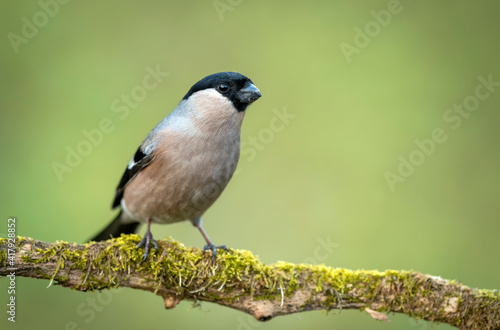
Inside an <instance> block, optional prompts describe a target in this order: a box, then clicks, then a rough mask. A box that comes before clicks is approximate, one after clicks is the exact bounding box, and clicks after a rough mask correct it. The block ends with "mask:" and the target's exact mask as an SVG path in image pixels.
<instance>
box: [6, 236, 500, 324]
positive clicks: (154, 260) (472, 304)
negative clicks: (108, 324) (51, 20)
mask: <svg viewBox="0 0 500 330" xmlns="http://www.w3.org/2000/svg"><path fill="white" fill-rule="evenodd" d="M139 240H140V239H139V236H138V235H123V236H122V237H120V238H116V239H112V240H109V241H106V242H98V243H96V242H92V243H90V244H85V245H77V244H76V243H72V244H71V243H66V242H56V243H48V242H42V241H37V240H34V239H31V238H25V237H17V238H16V241H15V244H12V241H13V240H12V239H11V240H10V241H9V240H8V239H0V275H2V276H7V275H9V274H11V272H14V273H15V275H16V276H24V277H32V278H44V279H48V280H50V281H51V284H52V283H54V284H57V285H62V286H65V287H70V288H73V289H76V290H80V291H89V290H102V289H108V288H115V287H129V288H134V289H139V290H145V291H150V292H153V293H155V294H157V295H159V296H161V297H162V298H163V300H164V303H165V307H166V308H174V307H175V306H176V305H177V304H178V303H179V301H181V300H192V301H209V302H213V303H216V304H219V305H222V306H227V307H231V308H234V309H237V310H240V311H242V312H245V313H248V314H251V315H253V316H254V317H255V318H256V319H257V320H259V321H267V320H270V319H272V318H274V317H276V316H280V315H286V314H291V313H298V312H303V311H310V310H327V311H328V310H332V309H361V310H366V311H367V312H368V313H370V315H372V316H373V317H374V318H377V319H384V318H386V315H385V314H382V313H381V312H386V313H387V312H396V313H403V314H406V315H409V316H411V317H414V318H418V319H424V320H428V321H434V322H442V323H447V324H450V325H453V326H456V327H458V328H460V329H470V328H477V329H479V328H480V329H500V293H499V292H498V290H478V289H471V288H469V287H466V286H464V285H462V284H460V283H457V282H455V281H448V280H444V279H442V278H440V277H436V276H430V275H425V274H421V273H418V272H412V271H396V270H386V271H384V272H379V271H365V270H358V271H352V270H347V269H340V268H330V267H326V266H322V265H319V266H318V265H304V264H299V265H295V264H290V263H285V262H280V263H277V264H273V265H264V264H262V263H261V262H260V261H259V260H258V259H257V258H256V257H255V256H254V255H252V254H251V253H250V252H248V251H243V250H234V251H232V252H231V253H226V252H222V251H221V252H220V253H219V254H218V255H217V258H216V261H215V263H214V264H212V262H211V255H210V252H206V253H204V252H203V251H201V250H199V249H196V248H188V247H185V246H183V245H182V244H180V243H179V242H176V241H173V240H163V241H158V244H159V246H160V249H159V251H158V252H153V253H151V255H150V256H149V257H148V259H147V261H146V262H144V263H143V264H140V261H141V257H142V256H141V253H142V249H140V250H138V249H136V246H137V244H138V243H139ZM9 243H10V246H9ZM13 248H15V254H14V251H13V250H10V251H9V250H8V249H13ZM12 269H14V270H12Z"/></svg>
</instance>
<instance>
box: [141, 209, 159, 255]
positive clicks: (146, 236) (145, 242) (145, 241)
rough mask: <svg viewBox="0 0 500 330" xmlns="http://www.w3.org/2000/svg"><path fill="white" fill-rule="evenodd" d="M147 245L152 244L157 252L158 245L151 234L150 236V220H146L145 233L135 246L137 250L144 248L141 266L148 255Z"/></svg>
mask: <svg viewBox="0 0 500 330" xmlns="http://www.w3.org/2000/svg"><path fill="white" fill-rule="evenodd" d="M149 243H153V246H154V247H155V249H156V251H158V243H156V241H155V239H154V238H153V234H151V219H148V229H146V233H145V234H144V236H143V237H142V240H141V241H140V242H139V244H138V245H137V248H140V247H141V246H143V245H145V246H144V254H143V255H142V261H141V264H142V263H143V262H144V261H146V258H147V257H148V254H149Z"/></svg>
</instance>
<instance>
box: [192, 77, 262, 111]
mask: <svg viewBox="0 0 500 330" xmlns="http://www.w3.org/2000/svg"><path fill="white" fill-rule="evenodd" d="M224 85H225V86H224ZM209 88H214V89H215V90H216V91H218V92H219V93H221V94H222V95H224V96H226V97H227V98H228V99H229V100H230V101H231V102H232V103H233V105H234V107H235V108H236V109H237V110H238V111H244V110H245V109H246V108H247V107H248V106H249V105H250V104H251V103H252V102H254V101H256V100H257V99H258V98H259V97H261V94H260V91H259V89H258V88H257V87H255V85H254V84H253V82H252V81H251V80H250V79H249V78H248V77H246V76H244V75H242V74H240V73H237V72H219V73H214V74H211V75H209V76H206V77H205V78H203V79H201V80H200V81H198V82H197V83H196V84H194V85H193V87H191V89H190V90H189V91H188V92H187V94H186V95H185V96H184V97H183V100H186V99H188V98H189V97H190V96H191V95H193V94H194V93H196V92H199V91H202V90H205V89H209Z"/></svg>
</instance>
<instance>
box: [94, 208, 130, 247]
mask: <svg viewBox="0 0 500 330" xmlns="http://www.w3.org/2000/svg"><path fill="white" fill-rule="evenodd" d="M122 212H123V211H120V213H118V215H117V216H116V218H115V219H114V220H113V221H112V222H111V223H110V224H109V225H108V226H107V227H106V228H104V230H103V231H101V232H100V233H99V234H97V236H95V237H94V238H92V239H91V240H90V241H96V242H99V241H105V240H108V239H110V238H111V237H119V236H120V234H133V233H135V231H136V230H137V227H139V222H130V223H121V216H122Z"/></svg>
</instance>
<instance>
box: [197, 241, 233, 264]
mask: <svg viewBox="0 0 500 330" xmlns="http://www.w3.org/2000/svg"><path fill="white" fill-rule="evenodd" d="M217 250H225V251H227V252H231V250H229V249H228V248H227V246H225V245H219V246H215V245H214V244H210V245H205V247H204V248H203V252H205V251H212V263H213V262H214V261H215V256H216V255H217Z"/></svg>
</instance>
